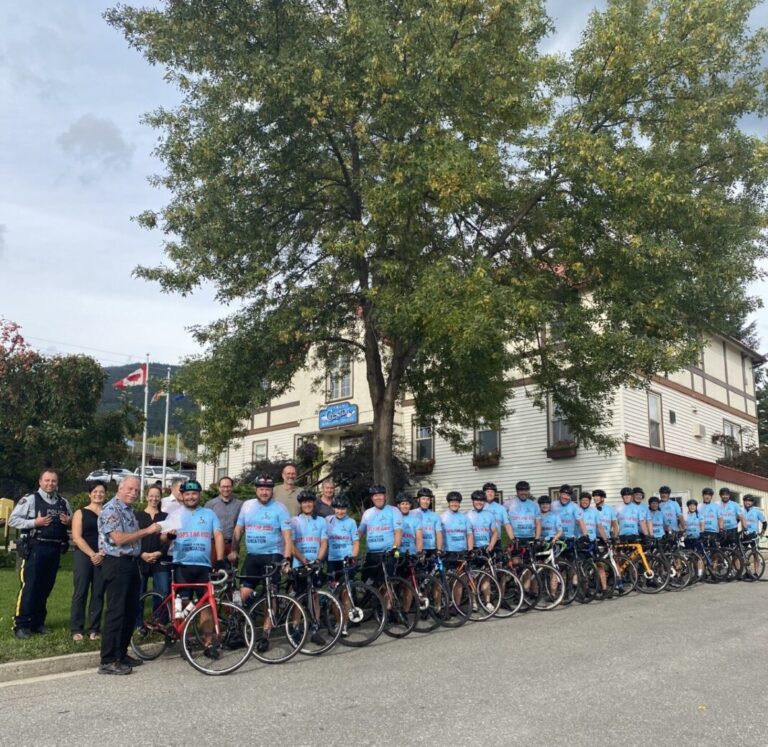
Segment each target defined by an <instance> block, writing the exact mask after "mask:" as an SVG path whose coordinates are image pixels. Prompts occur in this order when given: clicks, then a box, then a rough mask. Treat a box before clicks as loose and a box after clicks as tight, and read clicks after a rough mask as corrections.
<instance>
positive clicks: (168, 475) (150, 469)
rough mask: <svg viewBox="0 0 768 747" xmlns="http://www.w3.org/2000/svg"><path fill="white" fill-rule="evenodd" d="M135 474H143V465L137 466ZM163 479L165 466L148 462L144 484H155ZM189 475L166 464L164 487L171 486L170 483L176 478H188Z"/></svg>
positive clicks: (145, 468)
mask: <svg viewBox="0 0 768 747" xmlns="http://www.w3.org/2000/svg"><path fill="white" fill-rule="evenodd" d="M133 474H134V475H136V476H137V477H138V476H139V475H140V474H141V467H137V468H136V470H135V471H134V472H133ZM162 479H163V467H162V465H160V466H157V465H155V464H148V465H147V466H146V467H144V486H145V487H146V486H148V485H154V484H155V483H156V482H157V481H158V480H162ZM186 479H187V476H186V475H184V474H182V473H181V472H176V471H175V470H173V469H171V468H170V467H168V466H166V468H165V482H164V483H163V485H164V487H166V488H167V487H168V486H170V484H171V483H172V482H173V481H174V480H186Z"/></svg>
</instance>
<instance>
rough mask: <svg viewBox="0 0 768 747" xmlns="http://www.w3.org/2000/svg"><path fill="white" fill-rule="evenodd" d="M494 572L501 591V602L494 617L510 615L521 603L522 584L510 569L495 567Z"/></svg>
mask: <svg viewBox="0 0 768 747" xmlns="http://www.w3.org/2000/svg"><path fill="white" fill-rule="evenodd" d="M495 573H496V580H497V581H498V582H499V590H500V591H501V604H499V609H498V610H496V617H500V618H507V617H512V615H514V614H515V612H517V611H518V610H519V609H520V607H521V606H522V604H523V586H522V584H521V583H520V579H519V578H518V577H517V576H515V574H514V573H512V571H508V570H506V569H505V568H497V569H496V571H495Z"/></svg>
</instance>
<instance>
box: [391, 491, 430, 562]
mask: <svg viewBox="0 0 768 747" xmlns="http://www.w3.org/2000/svg"><path fill="white" fill-rule="evenodd" d="M397 505H398V507H399V509H400V513H401V514H402V522H403V541H402V542H401V543H400V552H401V553H402V554H404V553H410V554H411V555H420V554H421V551H422V549H423V547H424V535H423V533H422V531H421V516H419V515H414V514H413V513H411V506H412V504H411V496H410V495H408V493H400V494H399V495H398V496H397Z"/></svg>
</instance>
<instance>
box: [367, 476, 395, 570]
mask: <svg viewBox="0 0 768 747" xmlns="http://www.w3.org/2000/svg"><path fill="white" fill-rule="evenodd" d="M368 495H369V496H370V497H371V502H372V503H373V506H371V508H369V509H367V510H366V511H365V513H363V516H362V518H361V519H360V526H359V527H358V532H360V536H361V537H362V536H365V539H366V543H367V547H368V552H367V555H366V557H365V565H364V566H363V572H362V578H363V581H364V582H365V581H374V582H376V583H380V582H382V581H383V580H384V577H383V572H382V570H381V563H382V560H383V558H384V554H385V553H387V552H389V551H390V550H391V551H392V552H393V554H394V556H395V557H397V556H398V555H399V553H400V543H401V542H402V541H403V517H402V514H401V513H400V512H399V511H398V510H397V509H396V508H395V507H394V506H388V505H387V490H386V488H385V487H384V486H383V485H371V487H370V488H368ZM390 570H392V571H394V562H392V563H391V565H390Z"/></svg>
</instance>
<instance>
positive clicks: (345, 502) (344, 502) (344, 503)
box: [331, 494, 349, 508]
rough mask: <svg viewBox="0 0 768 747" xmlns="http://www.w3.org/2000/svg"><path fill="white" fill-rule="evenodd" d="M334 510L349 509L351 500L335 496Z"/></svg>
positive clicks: (332, 503) (332, 504)
mask: <svg viewBox="0 0 768 747" xmlns="http://www.w3.org/2000/svg"><path fill="white" fill-rule="evenodd" d="M331 507H332V508H349V498H347V496H346V495H344V494H342V495H334V496H333V500H332V501H331Z"/></svg>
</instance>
